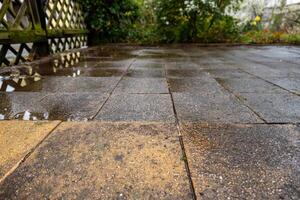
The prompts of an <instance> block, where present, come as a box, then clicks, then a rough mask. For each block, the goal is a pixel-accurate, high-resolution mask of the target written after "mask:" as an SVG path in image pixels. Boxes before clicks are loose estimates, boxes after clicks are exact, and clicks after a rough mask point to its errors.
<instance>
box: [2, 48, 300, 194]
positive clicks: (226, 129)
mask: <svg viewBox="0 0 300 200" xmlns="http://www.w3.org/2000/svg"><path fill="white" fill-rule="evenodd" d="M65 56H68V57H70V58H74V60H73V61H69V60H68V61H66V59H64V57H65ZM299 61H300V48H299V47H296V46H295V47H285V46H279V47H276V46H222V45H216V46H211V47H209V46H208V47H203V46H198V45H172V46H161V47H145V46H143V47H141V46H126V45H104V46H102V47H93V48H87V49H83V50H80V51H74V52H72V51H71V52H66V53H63V54H60V55H56V56H54V57H53V58H49V59H42V60H40V61H35V62H33V63H29V64H26V65H20V66H14V67H9V68H8V67H7V68H0V120H3V121H0V147H1V149H3V150H2V151H0V199H297V200H298V199H300V168H299V166H300V93H299V89H300V86H299V83H300V62H299Z"/></svg>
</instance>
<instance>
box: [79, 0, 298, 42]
mask: <svg viewBox="0 0 300 200" xmlns="http://www.w3.org/2000/svg"><path fill="white" fill-rule="evenodd" d="M76 1H78V2H79V3H80V4H81V5H82V8H83V11H84V13H85V15H86V16H85V19H86V23H87V26H88V28H89V30H90V37H89V40H90V44H97V43H100V42H127V43H140V44H157V43H173V42H201V43H212V42H242V43H273V42H281V41H283V38H282V37H281V36H282V34H281V33H273V32H269V31H265V30H264V29H263V25H262V22H261V18H262V17H261V16H257V17H256V18H255V19H252V20H251V21H249V22H246V23H244V24H243V25H238V22H237V21H236V19H235V18H234V17H232V15H231V13H233V12H234V11H235V10H236V9H238V6H239V3H240V2H241V1H242V0H76ZM277 32H278V31H277ZM284 38H285V41H293V42H294V43H295V40H297V39H298V36H291V37H287V36H285V37H284Z"/></svg>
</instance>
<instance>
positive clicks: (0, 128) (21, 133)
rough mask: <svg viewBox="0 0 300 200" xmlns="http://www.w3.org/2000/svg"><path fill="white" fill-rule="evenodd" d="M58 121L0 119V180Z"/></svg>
mask: <svg viewBox="0 0 300 200" xmlns="http://www.w3.org/2000/svg"><path fill="white" fill-rule="evenodd" d="M58 123H59V122H58V121H52V122H28V121H27V122H25V121H0V149H1V151H0V180H1V179H2V178H4V175H5V174H7V173H8V172H9V171H10V170H12V169H13V168H14V167H15V166H16V165H17V164H18V163H19V162H21V160H22V159H23V158H24V157H25V156H26V154H28V153H29V152H30V151H31V149H33V148H34V147H35V146H36V145H37V144H38V143H39V142H41V141H42V140H43V139H44V138H45V137H46V136H47V135H48V134H49V133H50V132H51V131H52V130H53V129H54V128H55V127H56V126H57V125H58ZM0 199H1V198H0Z"/></svg>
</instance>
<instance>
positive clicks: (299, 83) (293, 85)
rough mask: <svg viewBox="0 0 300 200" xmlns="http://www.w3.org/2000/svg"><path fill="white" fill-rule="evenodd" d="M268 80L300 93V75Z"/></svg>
mask: <svg viewBox="0 0 300 200" xmlns="http://www.w3.org/2000/svg"><path fill="white" fill-rule="evenodd" d="M268 81H270V82H272V83H274V84H276V85H279V86H280V87H283V88H285V89H287V90H289V91H292V92H295V93H297V94H299V95H300V76H299V77H298V78H293V77H288V78H284V77H283V78H268Z"/></svg>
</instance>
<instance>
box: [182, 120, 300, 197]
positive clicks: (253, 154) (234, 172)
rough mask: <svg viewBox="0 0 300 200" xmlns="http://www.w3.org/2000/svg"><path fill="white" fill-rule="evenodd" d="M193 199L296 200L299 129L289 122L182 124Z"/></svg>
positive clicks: (299, 145) (299, 163)
mask: <svg viewBox="0 0 300 200" xmlns="http://www.w3.org/2000/svg"><path fill="white" fill-rule="evenodd" d="M181 132H182V134H183V141H184V145H185V150H186V155H187V159H188V163H189V168H190V172H191V178H192V180H193V183H194V188H195V193H196V196H197V197H198V199H295V200H296V199H299V198H300V193H299V188H300V173H299V170H300V169H299V166H300V156H299V155H300V143H299V141H300V129H299V127H298V126H295V125H262V124H261V125H258V124H256V125H240V124H235V125H233V124H231V125H228V124H227V125H224V124H223V125H222V124H200V123H184V124H183V125H182V130H181Z"/></svg>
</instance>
